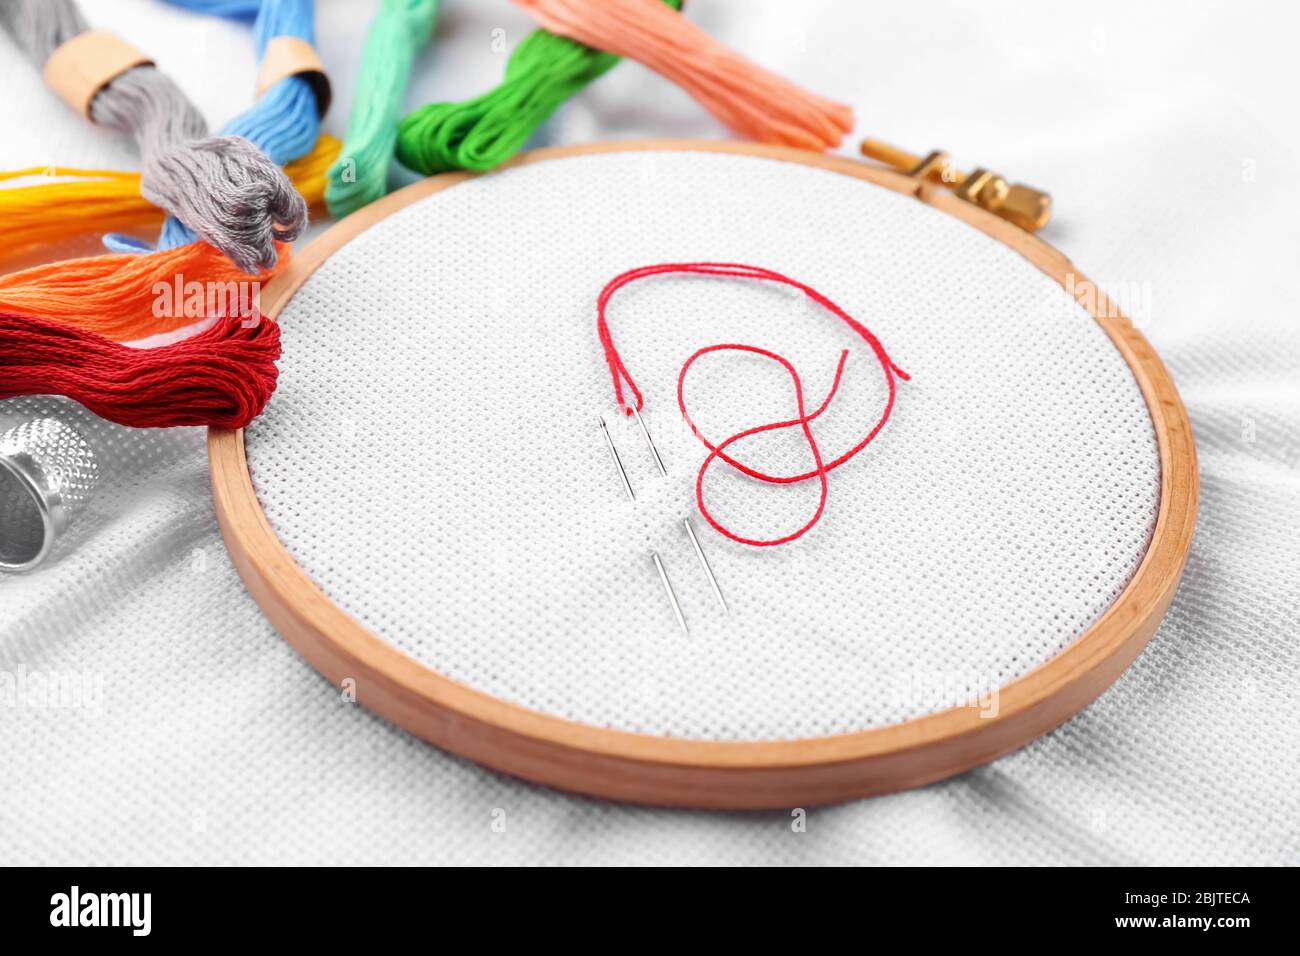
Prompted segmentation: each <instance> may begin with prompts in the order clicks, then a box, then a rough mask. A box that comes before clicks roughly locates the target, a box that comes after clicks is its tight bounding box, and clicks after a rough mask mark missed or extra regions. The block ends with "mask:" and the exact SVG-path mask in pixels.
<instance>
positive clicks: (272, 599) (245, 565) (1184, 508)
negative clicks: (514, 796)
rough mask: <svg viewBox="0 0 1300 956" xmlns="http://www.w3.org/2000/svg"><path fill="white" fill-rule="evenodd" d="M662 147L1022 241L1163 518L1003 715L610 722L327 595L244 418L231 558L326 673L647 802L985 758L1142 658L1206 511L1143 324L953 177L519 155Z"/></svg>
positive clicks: (1072, 709) (717, 800)
mask: <svg viewBox="0 0 1300 956" xmlns="http://www.w3.org/2000/svg"><path fill="white" fill-rule="evenodd" d="M650 150H660V151H663V150H685V151H707V152H719V153H736V154H742V155H750V156H762V157H767V158H769V159H774V160H781V161H785V162H792V163H801V164H804V165H807V166H815V167H819V168H822V169H827V170H831V171H833V172H837V173H842V174H844V175H846V176H853V177H856V178H858V179H862V180H866V181H867V182H870V183H873V184H875V185H877V186H882V187H884V188H886V189H891V190H893V191H895V192H900V193H906V194H910V195H913V196H916V197H917V198H918V199H920V200H921V201H923V202H925V203H927V204H929V205H931V206H934V207H935V208H937V209H940V210H942V211H943V212H946V213H948V214H949V215H952V216H955V217H956V218H958V219H960V220H962V221H963V222H965V223H967V224H968V225H970V226H973V227H974V228H976V229H978V230H980V231H981V232H983V233H985V234H986V235H988V236H990V237H992V238H993V239H996V240H997V241H999V242H1001V243H1003V244H1004V245H1006V246H1008V247H1010V248H1011V249H1012V250H1014V251H1015V252H1017V253H1019V254H1020V255H1021V256H1023V257H1024V258H1025V259H1027V260H1028V261H1029V262H1030V263H1031V264H1032V265H1034V266H1035V267H1037V268H1038V269H1039V270H1040V271H1041V272H1043V274H1045V275H1046V276H1048V277H1049V278H1050V279H1052V280H1053V281H1055V282H1058V283H1060V284H1061V286H1062V287H1064V288H1067V289H1070V290H1072V291H1074V293H1075V295H1076V299H1078V301H1079V302H1080V305H1081V306H1082V307H1083V308H1085V309H1086V310H1087V311H1088V312H1089V313H1090V314H1091V315H1092V316H1093V318H1094V319H1095V320H1096V321H1097V323H1098V324H1099V325H1100V326H1101V327H1102V328H1103V329H1104V330H1105V331H1106V333H1107V335H1108V336H1109V337H1110V339H1111V341H1112V342H1113V343H1114V345H1115V348H1116V349H1118V350H1119V352H1120V354H1121V355H1122V356H1123V357H1124V360H1125V361H1126V362H1127V363H1128V365H1129V368H1130V369H1131V370H1132V372H1133V376H1134V378H1135V379H1136V380H1137V382H1138V385H1139V386H1140V388H1141V390H1142V395H1143V397H1144V398H1145V400H1146V403H1147V408H1148V410H1149V411H1150V414H1151V421H1152V425H1153V427H1154V430H1155V434H1156V439H1157V443H1158V446H1159V452H1160V468H1161V476H1160V509H1159V513H1158V516H1157V519H1156V527H1155V531H1154V533H1153V535H1152V540H1151V544H1150V546H1149V548H1148V549H1147V553H1146V555H1145V556H1144V557H1143V559H1142V562H1141V564H1140V565H1139V567H1138V569H1137V572H1136V573H1135V574H1134V576H1133V579H1132V580H1131V581H1130V582H1129V584H1128V587H1126V588H1125V589H1124V591H1123V592H1122V593H1121V594H1120V596H1119V598H1117V599H1116V601H1115V603H1114V604H1112V605H1111V606H1110V608H1108V609H1107V611H1106V612H1105V613H1104V614H1103V615H1102V616H1101V618H1100V619H1099V620H1098V621H1097V622H1096V623H1095V624H1094V625H1093V626H1092V627H1091V628H1090V629H1089V630H1087V631H1086V632H1085V633H1084V634H1082V635H1081V636H1080V637H1079V638H1077V639H1076V640H1075V641H1074V642H1073V643H1072V644H1070V645H1069V646H1068V647H1066V648H1065V650H1063V651H1061V652H1060V653H1059V654H1057V655H1056V656H1055V657H1053V658H1052V659H1051V660H1049V661H1047V662H1046V663H1044V664H1042V665H1040V666H1039V667H1037V668H1036V669H1034V670H1033V671H1031V672H1030V673H1028V674H1026V675H1025V676H1023V677H1021V678H1019V679H1018V680H1015V681H1013V682H1012V683H1010V684H1007V685H1005V686H1004V687H1002V688H1001V690H1000V700H999V713H998V716H996V717H993V718H987V719H986V718H981V717H980V716H979V714H978V713H977V712H976V710H975V709H973V708H954V709H950V710H945V711H939V712H936V713H933V714H927V715H926V716H923V717H919V718H916V719H914V720H910V721H906V722H904V723H901V724H894V725H890V726H887V727H879V728H875V729H872V730H866V731H859V732H856V733H850V734H841V735H836V736H830V737H818V738H807V739H802V740H782V741H734V742H733V741H700V740H681V739H674V738H666V737H653V736H648V735H643V734H633V733H628V732H625V731H616V730H608V729H604V728H600V727H595V726H591V725H586V724H579V723H575V722H572V721H568V720H562V719H559V718H556V717H551V716H547V715H545V714H542V713H539V712H537V711H532V710H528V709H526V708H524V707H521V706H519V705H517V704H512V703H508V702H506V701H503V700H500V699H497V698H495V697H492V696H490V695H487V694H484V693H482V692H481V691H477V690H474V689H472V688H470V687H467V686H465V685H464V684H460V683H457V682H455V681H452V680H449V679H448V678H446V677H443V676H442V675H440V674H438V673H435V672H434V671H432V670H429V669H428V668H426V667H424V666H423V665H421V664H418V663H417V662H415V661H414V660H412V659H411V658H409V657H406V656H405V655H404V654H402V653H400V652H399V651H397V650H396V649H394V648H393V647H392V646H390V645H388V644H386V643H384V641H382V640H381V639H380V638H379V637H377V636H376V635H375V634H373V633H371V632H370V631H368V630H366V629H365V628H364V627H362V626H361V625H360V624H358V623H357V622H356V621H355V620H353V619H352V618H351V617H349V616H348V615H347V614H345V613H344V612H343V611H342V610H340V609H339V608H338V607H336V606H335V605H334V604H333V603H332V602H331V601H330V599H329V598H328V596H326V595H325V594H324V593H323V592H322V591H321V590H320V589H319V588H318V587H317V586H316V584H315V583H314V582H313V581H312V580H311V578H309V577H308V576H307V574H306V572H305V571H303V570H302V568H300V567H299V566H298V565H297V564H296V563H295V562H294V560H293V559H292V558H291V557H290V556H289V554H288V552H287V551H286V550H285V548H284V546H283V545H282V544H281V542H280V540H279V539H278V538H277V537H276V534H275V531H274V530H273V529H272V528H271V525H270V523H269V521H268V520H267V518H266V515H265V514H264V513H263V511H262V507H261V504H260V503H259V501H258V500H257V495H256V493H255V492H254V490H253V483H252V479H251V477H250V475H249V471H248V462H247V459H246V458H245V450H244V436H243V432H242V431H228V430H223V429H212V430H211V431H210V432H209V436H208V453H209V460H210V466H211V474H212V490H213V500H214V504H215V508H216V514H217V520H218V522H219V524H220V526H221V531H222V535H223V536H224V538H225V541H226V546H227V548H228V550H229V552H230V556H231V560H232V561H233V563H234V565H235V568H236V569H237V570H238V572H239V575H240V577H241V578H242V579H243V581H244V584H245V586H246V587H247V589H248V591H249V593H250V594H251V595H252V596H253V598H254V599H255V600H256V601H257V603H258V605H259V606H260V607H261V609H262V611H263V613H264V614H265V615H266V616H267V618H268V619H269V620H270V621H271V623H272V624H273V625H275V627H276V628H277V630H279V632H280V633H281V634H282V635H283V636H284V638H285V639H286V640H288V641H289V643H290V644H291V645H293V647H294V648H295V649H296V650H297V651H298V652H299V653H300V654H301V655H302V656H303V657H304V658H306V659H307V661H308V662H309V663H311V665H312V666H313V667H315V668H316V669H317V670H318V671H319V672H320V673H321V674H323V675H324V676H325V677H326V678H328V679H329V680H330V681H332V682H333V683H335V684H338V683H339V682H341V681H342V680H344V679H345V678H352V679H353V680H355V682H356V691H357V700H358V701H359V702H360V703H362V704H364V705H365V706H367V707H368V708H369V709H371V710H373V711H375V712H376V713H378V714H380V715H381V716H383V717H385V718H387V719H388V720H390V721H392V722H393V723H395V724H397V725H398V726H400V727H402V728H404V729H406V730H408V731H410V732H411V733H413V734H415V735H416V736H418V737H421V738H423V739H424V740H426V741H428V742H430V743H433V744H435V745H437V746H438V747H441V748H443V749H445V750H449V751H451V752H453V753H456V754H459V755H460V756H463V757H466V758H468V759H470V760H473V761H475V762H476V763H480V764H483V765H485V766H488V767H491V768H494V769H496V770H500V771H503V772H505V773H509V774H513V775H515V776H519V777H523V778H526V779H528V780H531V781H534V782H537V783H543V784H547V785H550V786H555V787H560V788H563V789H566V790H573V791H577V792H580V793H585V794H592V795H596V796H602V797H610V798H613V799H616V800H627V801H633V802H638V803H651V804H661V805H668V806H685V807H708V808H733V809H758V808H777V807H793V806H811V805H816V804H824V803H833V802H837V801H842V800H848V799H852V798H855V797H863V796H869V795H872V794H879V793H888V792H891V791H895V790H901V789H905V788H908V787H914V786H919V785H921V784H925V783H929V782H932V781H935V780H940V779H942V778H944V777H948V776H951V775H953V774H956V773H960V772H961V771H963V770H968V769H970V768H971V767H975V766H979V765H980V764H983V763H987V762H988V761H990V760H993V759H994V758H995V757H998V756H1001V755H1002V754H1005V753H1008V752H1010V751H1012V750H1015V749H1017V748H1019V747H1021V746H1023V745H1024V744H1026V743H1028V742H1029V741H1031V740H1033V739H1034V738H1036V737H1038V736H1040V735H1041V734H1043V733H1045V732H1047V731H1048V730H1051V729H1052V728H1054V727H1056V726H1058V725H1059V724H1061V723H1063V722H1064V721H1065V720H1067V719H1069V718H1070V717H1072V716H1073V715H1074V714H1076V713H1078V712H1079V711H1080V710H1082V709H1083V708H1084V707H1085V706H1086V705H1087V704H1089V703H1091V702H1092V701H1093V700H1094V699H1095V698H1096V697H1097V696H1098V695H1100V694H1101V692H1102V691H1103V690H1105V689H1106V688H1107V687H1109V686H1110V684H1111V683H1112V682H1114V681H1115V679H1116V678H1117V677H1119V675H1120V674H1121V673H1122V672H1123V671H1124V669H1125V668H1126V667H1128V665H1129V664H1130V663H1132V661H1133V659H1134V658H1135V657H1137V655H1138V653H1139V652H1140V651H1141V650H1142V648H1143V647H1144V646H1145V645H1146V642H1147V641H1148V640H1149V639H1150V637H1151V635H1152V634H1153V633H1154V632H1155V629H1156V627H1157V626H1158V625H1159V623H1160V621H1161V620H1162V619H1163V617H1164V615H1165V612H1166V611H1167V610H1168V609H1169V605H1170V603H1171V602H1172V600H1173V596H1174V592H1175V590H1176V589H1177V586H1178V582H1179V579H1180V578H1181V576H1182V572H1183V566H1184V564H1185V563H1186V559H1187V553H1188V550H1189V548H1190V546H1191V539H1192V532H1193V530H1194V528H1195V524H1196V509H1197V500H1198V495H1199V477H1198V471H1197V464H1196V448H1195V444H1194V442H1193V438H1192V430H1191V424H1190V423H1189V421H1188V419H1187V412H1186V409H1185V408H1184V407H1183V403H1182V399H1181V398H1179V395H1178V392H1177V390H1176V389H1175V388H1174V384H1173V381H1172V380H1171V379H1170V377H1169V373H1168V371H1167V370H1166V369H1165V367H1164V365H1163V364H1162V363H1161V361H1160V359H1159V358H1158V357H1157V356H1156V354H1155V352H1154V351H1153V350H1152V348H1151V346H1150V345H1149V344H1148V343H1147V341H1146V339H1145V338H1144V337H1143V336H1142V334H1141V333H1140V332H1138V331H1137V330H1136V329H1135V328H1134V327H1133V325H1132V323H1131V322H1129V320H1128V319H1126V318H1124V317H1123V316H1122V315H1120V313H1119V312H1118V310H1117V309H1116V308H1115V306H1114V305H1113V304H1112V303H1111V302H1110V301H1109V300H1108V299H1106V297H1105V296H1104V295H1102V294H1101V293H1100V292H1099V291H1098V290H1096V288H1095V287H1094V286H1092V285H1091V283H1088V282H1086V281H1085V280H1083V279H1082V278H1081V277H1080V276H1079V275H1078V273H1077V271H1076V270H1075V269H1074V267H1073V266H1072V265H1071V264H1070V261H1069V260H1068V259H1066V258H1065V256H1063V255H1062V254H1061V253H1059V252H1057V251H1056V250H1055V249H1053V248H1052V247H1051V246H1049V245H1047V244H1046V243H1044V242H1043V241H1042V240H1040V239H1038V238H1036V237H1034V236H1032V235H1030V234H1028V233H1025V232H1022V231H1021V230H1019V229H1018V228H1016V227H1015V226H1013V225H1011V224H1010V223H1007V222H1005V221H1003V220H1001V219H999V218H997V217H996V216H994V215H992V214H991V213H988V212H986V211H984V210H982V209H979V208H977V207H976V206H974V205H972V204H970V203H967V202H964V201H963V200H961V199H958V198H957V197H956V196H955V195H953V194H952V193H950V192H948V191H947V190H945V189H943V188H942V187H939V186H935V185H932V184H929V183H923V182H918V181H917V180H915V179H912V178H909V177H907V176H904V175H902V174H900V173H895V172H891V171H888V170H880V169H875V168H872V167H868V166H866V165H864V164H862V163H859V162H857V161H855V160H851V159H846V158H843V157H836V156H827V155H823V154H817V153H808V152H804V151H802V150H795V149H787V148H783V147H773V146H763V145H757V144H753V143H734V142H700V141H692V140H646V141H634V142H622V143H598V144H592V145H585V146H570V147H558V148H551V149H540V150H535V151H533V152H530V153H526V154H523V155H521V156H519V157H517V158H516V159H515V160H513V161H512V162H511V163H509V164H508V165H509V166H519V165H525V164H529V163H537V162H546V161H548V160H552V159H562V158H565V157H570V156H582V155H591V154H597V153H611V152H636V151H650ZM470 175H471V174H467V173H449V174H445V175H442V176H436V177H433V178H431V179H428V180H425V181H423V182H420V183H416V184H415V185H412V186H409V187H407V188H406V189H403V190H400V191H399V192H396V193H393V194H392V195H390V196H388V197H386V198H385V199H382V200H380V201H379V202H376V203H373V204H372V205H370V206H368V207H366V208H365V209H362V210H361V211H359V212H357V213H354V214H353V215H351V216H349V217H347V218H346V219H344V220H343V221H342V222H340V223H338V224H337V225H335V226H334V227H333V228H331V229H330V230H329V231H327V232H326V233H325V234H324V235H322V236H321V237H320V238H318V239H317V240H316V241H315V242H313V243H312V244H311V245H310V246H309V247H308V248H307V249H306V250H305V251H304V252H302V253H301V254H300V255H299V256H298V257H297V258H296V259H294V261H293V262H291V263H290V265H289V266H288V267H287V268H286V270H285V271H284V272H283V273H281V274H280V275H279V276H277V277H276V279H275V280H274V281H273V282H271V283H270V285H269V286H268V287H267V288H266V289H265V290H264V292H263V295H262V306H263V312H264V314H265V315H266V316H267V317H269V318H271V319H275V318H276V317H277V316H278V315H279V314H280V312H281V311H282V310H283V308H284V306H285V304H286V303H287V302H288V301H289V300H290V299H291V298H292V297H293V295H294V293H295V292H296V291H297V290H298V289H299V288H300V287H301V286H302V284H303V283H304V282H305V281H306V280H307V278H308V277H309V276H311V274H312V273H313V272H315V271H316V269H317V268H319V267H320V265H321V264H322V263H324V262H325V261H326V260H327V259H328V258H329V256H330V255H331V254H332V253H333V252H335V251H336V250H338V249H339V248H341V247H342V246H343V245H345V244H346V243H347V242H348V241H349V240H351V239H352V238H354V237H355V236H356V235H358V234H359V233H361V232H363V231H364V230H366V229H367V228H369V227H370V226H372V225H374V224H375V223H377V222H379V221H381V220H382V219H384V218H386V217H387V216H389V215H391V214H392V213H394V212H396V211H397V210H398V209H401V208H403V207H405V206H407V205H410V204H411V203H413V202H415V201H417V200H420V199H423V198H425V197H426V196H430V195H432V194H434V193H436V192H440V191H441V190H443V189H447V188H450V187H452V186H455V185H456V184H457V183H460V182H463V181H465V180H466V179H468V178H469V177H470ZM487 175H492V174H491V173H489V174H487ZM1067 276H1069V277H1072V280H1073V282H1072V284H1070V285H1067Z"/></svg>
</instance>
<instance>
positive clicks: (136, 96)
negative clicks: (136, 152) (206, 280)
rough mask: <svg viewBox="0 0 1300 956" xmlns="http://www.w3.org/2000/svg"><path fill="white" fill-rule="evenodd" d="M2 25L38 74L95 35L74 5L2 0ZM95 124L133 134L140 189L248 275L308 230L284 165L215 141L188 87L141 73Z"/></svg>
mask: <svg viewBox="0 0 1300 956" xmlns="http://www.w3.org/2000/svg"><path fill="white" fill-rule="evenodd" d="M0 21H3V24H4V27H5V29H6V30H7V31H8V32H9V34H10V35H11V36H12V37H13V38H14V40H15V42H17V44H18V45H19V46H20V47H21V48H22V50H23V52H24V53H25V54H26V55H27V57H28V59H30V60H31V61H32V62H33V63H35V64H36V67H37V68H38V69H41V68H43V67H44V65H45V61H46V60H47V59H48V58H49V56H50V54H51V53H53V52H54V51H55V49H57V48H58V47H59V46H61V45H62V44H63V43H64V42H66V41H67V40H70V39H72V38H73V37H74V36H76V35H77V34H79V33H83V32H85V31H86V29H87V25H86V22H85V21H84V20H83V19H82V18H81V13H80V11H78V9H77V7H76V5H75V4H74V3H73V2H72V0H0ZM90 112H91V119H93V120H94V122H95V123H96V124H97V125H99V126H106V127H108V128H110V129H114V130H119V131H120V132H123V133H129V134H130V135H131V136H132V137H133V138H134V139H135V142H136V144H137V146H138V147H139V149H140V156H141V160H142V168H141V181H140V192H141V194H142V195H143V196H144V198H145V199H148V200H149V201H150V202H151V203H153V204H154V205H156V206H159V207H161V208H162V209H164V210H165V211H167V212H168V213H170V214H171V215H172V216H175V217H176V218H177V219H178V220H180V221H181V222H182V223H184V224H185V225H187V226H189V227H190V229H192V230H193V231H194V232H195V233H196V234H197V235H198V236H200V237H201V238H202V239H204V240H206V241H207V242H209V243H211V244H212V245H213V246H216V247H217V248H218V249H220V250H221V251H222V252H223V253H225V254H226V255H227V256H229V257H230V259H231V261H232V262H234V263H235V265H237V266H239V268H241V269H243V270H244V271H245V272H257V271H258V270H260V269H267V268H270V267H271V266H273V265H275V260H276V256H275V240H277V239H278V240H280V241H282V242H290V241H292V240H294V239H296V238H297V237H298V234H299V233H300V232H301V231H302V229H303V226H304V225H306V223H307V203H306V201H305V200H304V199H303V198H302V196H301V195H299V193H298V190H296V189H295V188H294V187H293V184H292V183H291V182H290V181H289V178H288V177H287V176H285V174H284V171H283V170H282V169H280V167H279V166H277V165H275V163H273V162H271V160H270V159H269V158H268V157H267V156H266V154H265V153H263V152H262V151H261V150H259V149H258V148H257V147H256V146H254V145H253V144H252V143H250V142H249V141H248V140H246V139H244V138H243V137H242V136H213V137H209V136H208V126H207V123H206V122H204V120H203V117H202V116H201V115H199V111H198V110H197V109H195V107H194V104H192V103H191V102H190V101H189V100H188V99H186V97H185V94H184V93H182V92H181V90H180V88H179V87H178V86H177V85H176V84H175V83H174V82H172V80H171V79H169V78H168V77H167V76H165V75H164V74H163V73H161V72H160V71H159V70H157V69H156V68H155V67H153V66H136V67H132V68H131V69H130V70H127V71H126V72H125V73H123V74H122V75H121V76H119V77H117V78H116V79H115V80H113V82H111V83H109V84H108V85H107V86H105V87H104V88H103V89H102V90H100V91H99V93H98V94H97V95H96V96H95V99H94V102H93V103H92V104H91V108H90Z"/></svg>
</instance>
